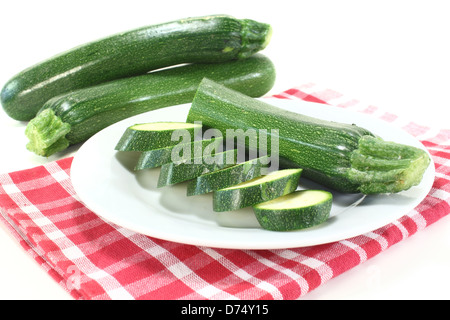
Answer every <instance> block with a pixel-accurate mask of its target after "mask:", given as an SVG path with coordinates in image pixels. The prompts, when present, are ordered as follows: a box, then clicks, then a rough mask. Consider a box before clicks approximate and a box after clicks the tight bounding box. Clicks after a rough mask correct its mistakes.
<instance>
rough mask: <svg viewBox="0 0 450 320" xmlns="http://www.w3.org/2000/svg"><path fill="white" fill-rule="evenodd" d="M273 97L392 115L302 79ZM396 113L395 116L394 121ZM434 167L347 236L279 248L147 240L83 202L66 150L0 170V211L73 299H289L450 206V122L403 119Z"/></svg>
mask: <svg viewBox="0 0 450 320" xmlns="http://www.w3.org/2000/svg"><path fill="white" fill-rule="evenodd" d="M273 98H285V99H302V100H306V101H313V102H320V103H328V104H331V105H333V101H336V105H337V106H340V107H346V106H347V107H350V106H351V107H352V109H353V110H355V111H359V112H365V113H372V114H374V115H375V114H381V116H380V117H381V118H382V119H384V120H385V121H394V120H396V119H397V117H396V115H393V114H391V113H386V112H384V113H383V112H378V111H380V110H379V109H378V108H377V107H375V106H363V105H360V104H359V103H358V101H357V100H354V99H351V98H349V99H345V97H344V96H343V95H341V94H340V93H337V92H335V91H333V90H329V89H317V87H316V86H314V85H313V84H305V85H303V86H299V87H296V88H292V89H289V90H286V91H284V92H282V93H280V94H279V95H275V96H273ZM394 122H395V121H394ZM403 129H404V130H406V131H408V132H410V133H411V134H413V135H415V136H420V137H422V136H427V135H428V136H429V137H427V138H426V139H425V140H423V141H422V142H423V144H424V145H425V146H426V147H427V148H428V150H429V151H430V154H431V155H432V157H433V160H434V162H435V166H436V178H435V181H434V184H433V187H432V190H431V191H430V193H429V194H428V196H427V197H426V198H425V199H424V200H423V201H422V202H421V203H420V204H419V205H418V206H417V207H416V208H415V209H414V210H412V211H411V212H410V213H408V214H407V215H405V216H404V217H402V218H400V219H398V220H397V221H393V222H392V223H390V224H388V225H386V226H384V227H382V228H379V229H377V230H374V231H372V232H369V233H367V234H363V235H359V236H356V237H353V238H351V239H345V240H342V241H337V242H334V243H327V244H322V245H316V246H309V247H303V248H293V249H285V250H282V249H280V250H230V249H214V248H206V247H197V246H191V245H184V244H180V243H174V242H170V241H165V240H160V239H155V238H152V237H148V236H145V235H142V234H138V233H135V232H132V231H130V230H126V229H123V228H121V227H120V226H117V225H114V224H111V223H108V222H106V221H104V220H103V219H101V218H100V217H98V216H97V215H96V214H95V213H94V212H92V211H90V210H89V209H88V208H86V207H85V206H84V205H83V203H82V202H81V201H80V200H79V199H78V196H77V195H76V194H75V192H74V190H73V187H72V185H71V181H70V167H71V163H72V158H66V159H62V160H59V161H55V162H51V163H48V164H46V165H43V166H39V167H36V168H31V169H26V170H22V171H17V172H12V173H9V174H3V175H0V213H1V214H0V220H1V221H2V222H3V223H4V224H5V225H6V226H7V228H8V230H10V232H11V233H12V234H13V236H14V237H15V238H16V239H17V241H18V242H19V243H20V244H21V246H22V247H23V248H24V250H26V252H28V253H29V254H30V255H31V256H32V257H33V258H34V259H35V260H36V262H37V263H38V264H39V265H40V266H41V267H42V268H43V270H45V271H46V272H47V273H49V275H50V276H51V277H52V278H53V279H54V280H55V281H56V282H57V283H59V284H60V285H61V286H62V287H63V288H65V289H66V290H67V291H68V292H69V293H70V294H71V295H72V296H73V297H74V298H75V299H96V300H101V299H295V298H298V297H300V296H303V295H305V294H307V293H308V292H310V291H311V290H314V289H315V288H317V287H319V286H321V285H323V284H324V283H326V282H327V281H329V280H330V279H332V278H334V277H336V276H338V275H340V274H342V273H345V272H346V271H348V270H350V269H352V268H354V267H355V266H357V265H359V264H361V263H364V262H365V261H367V260H368V259H371V258H372V257H375V256H376V255H378V254H381V253H382V252H383V251H385V250H388V249H389V248H390V247H391V246H392V245H394V244H397V243H399V242H401V241H402V240H403V239H405V238H407V237H410V236H412V235H414V234H415V233H417V232H419V231H420V230H422V229H423V228H426V227H427V226H429V225H431V224H433V223H435V222H437V221H439V220H440V219H441V218H442V217H444V216H447V215H448V214H449V212H450V197H449V195H450V146H449V142H450V130H439V131H437V132H436V133H435V134H432V132H431V129H430V128H427V127H424V126H420V125H418V124H415V123H409V124H407V125H406V126H405V127H404V128H403Z"/></svg>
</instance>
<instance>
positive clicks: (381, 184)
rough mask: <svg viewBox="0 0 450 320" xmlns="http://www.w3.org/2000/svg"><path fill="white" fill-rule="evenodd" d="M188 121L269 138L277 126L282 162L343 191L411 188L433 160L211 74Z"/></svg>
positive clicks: (413, 150) (370, 192)
mask: <svg viewBox="0 0 450 320" xmlns="http://www.w3.org/2000/svg"><path fill="white" fill-rule="evenodd" d="M187 121H188V122H193V121H199V122H201V123H202V124H203V126H204V127H205V128H208V127H210V128H215V129H218V130H220V131H221V132H226V130H227V129H234V130H236V129H240V130H244V131H246V130H250V129H252V130H254V131H255V132H257V133H258V134H257V136H258V138H260V137H264V139H265V140H266V141H269V140H270V141H271V138H272V135H273V134H274V133H272V132H275V133H276V134H277V136H276V137H275V138H277V139H278V145H277V147H278V150H279V157H280V158H279V163H280V164H281V165H282V166H283V167H299V168H302V169H303V173H302V176H304V177H306V178H309V179H311V180H314V181H316V182H318V183H321V184H322V185H325V186H327V187H330V188H333V189H335V190H338V191H341V192H349V193H356V192H361V193H363V194H378V193H394V192H400V191H403V190H407V189H409V188H411V187H412V186H414V185H417V184H419V183H420V181H421V180H422V177H423V174H424V172H425V170H426V168H427V167H428V165H429V163H430V158H429V156H428V154H427V153H426V152H425V151H424V150H422V149H419V148H415V147H412V146H407V145H402V144H398V143H394V142H388V141H383V140H382V139H380V138H378V137H376V136H375V135H374V134H373V133H371V132H369V131H368V130H366V129H364V128H361V127H358V126H357V125H354V124H351V125H350V124H343V123H336V122H331V121H325V120H321V119H316V118H312V117H308V116H305V115H302V114H299V113H295V112H290V111H286V110H283V109H281V108H277V107H275V106H272V105H270V104H268V103H266V102H263V101H261V100H257V99H253V98H251V97H248V96H246V95H244V94H241V93H239V92H237V91H235V90H232V89H229V88H225V87H224V86H222V85H220V84H218V83H216V82H214V81H212V80H209V79H204V80H203V81H202V83H201V84H200V86H199V89H198V91H197V93H196V95H195V98H194V100H193V103H192V106H191V108H190V110H189V114H188V117H187ZM230 131H233V130H230ZM247 143H248V142H247ZM258 145H259V144H258ZM270 150H271V148H270V146H269V148H268V154H270ZM275 153H276V152H275ZM274 156H275V155H274Z"/></svg>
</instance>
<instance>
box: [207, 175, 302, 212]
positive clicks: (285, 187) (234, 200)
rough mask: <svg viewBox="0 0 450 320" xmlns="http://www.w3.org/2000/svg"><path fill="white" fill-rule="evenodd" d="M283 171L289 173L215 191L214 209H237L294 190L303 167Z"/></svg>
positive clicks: (220, 210) (222, 210) (259, 178)
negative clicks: (251, 183)
mask: <svg viewBox="0 0 450 320" xmlns="http://www.w3.org/2000/svg"><path fill="white" fill-rule="evenodd" d="M281 171H282V172H287V173H288V174H287V175H283V176H281V177H278V178H273V180H268V181H263V182H260V183H257V184H254V185H250V186H241V187H240V186H239V185H237V186H232V187H231V188H225V189H219V190H216V191H214V194H213V210H214V211H216V212H224V211H232V210H237V209H241V208H245V207H250V206H253V205H256V204H258V203H261V202H265V201H269V200H272V199H275V198H278V197H281V196H284V195H286V194H289V193H291V192H294V191H295V190H296V189H297V187H298V182H299V179H300V175H301V172H302V169H285V170H281ZM275 173H278V172H275ZM263 177H265V176H262V177H258V178H255V179H254V181H258V180H261V178H263ZM250 181H253V180H250Z"/></svg>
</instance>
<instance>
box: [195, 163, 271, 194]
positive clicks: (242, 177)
mask: <svg viewBox="0 0 450 320" xmlns="http://www.w3.org/2000/svg"><path fill="white" fill-rule="evenodd" d="M268 164H269V157H268V156H263V157H260V158H256V159H252V160H248V161H245V162H242V163H239V164H236V165H234V166H231V167H228V168H224V169H221V170H218V171H214V172H210V173H206V174H203V175H201V176H198V177H197V178H195V179H193V180H190V181H189V182H188V185H187V195H188V196H193V195H198V194H204V193H208V192H211V191H215V190H219V189H223V188H227V187H231V186H233V185H236V184H239V183H241V182H244V181H248V180H251V179H253V178H256V177H259V176H261V175H262V174H263V173H264V170H263V169H265V168H266V167H267V166H268Z"/></svg>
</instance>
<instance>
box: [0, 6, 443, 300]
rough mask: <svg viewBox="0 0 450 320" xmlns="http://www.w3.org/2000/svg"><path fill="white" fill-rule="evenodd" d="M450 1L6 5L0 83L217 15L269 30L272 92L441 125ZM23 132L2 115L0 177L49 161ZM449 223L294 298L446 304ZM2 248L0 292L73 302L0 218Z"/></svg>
mask: <svg viewBox="0 0 450 320" xmlns="http://www.w3.org/2000/svg"><path fill="white" fill-rule="evenodd" d="M449 8H450V7H449V6H448V1H447V2H446V1H434V0H427V1H411V0H410V1H399V0H391V1H383V0H378V1H361V0H360V1H320V0H319V1H318V0H315V1H303V0H293V1H288V0H278V1H267V0H258V1H254V0H240V1H235V0H227V1H196V0H190V1H157V2H156V1H133V0H128V1H114V0H109V1H92V0H91V1H84V0H78V1H46V0H40V1H20V0H15V1H5V2H3V3H2V6H1V11H2V18H1V19H0V35H1V41H0V43H1V47H0V86H3V84H4V83H5V82H6V81H7V80H8V79H9V78H10V77H12V76H13V75H14V74H16V73H17V72H19V71H21V70H22V69H24V68H26V67H28V66H30V65H32V64H35V63H37V62H39V61H41V60H43V59H46V58H48V57H50V56H53V55H54V54H56V53H59V52H61V51H64V50H67V49H70V48H72V47H74V46H77V45H79V44H82V43H85V42H87V41H91V40H96V39H98V38H101V37H105V36H108V35H110V34H114V33H117V32H121V31H125V30H129V29H133V28H137V27H141V26H145V25H149V24H154V23H160V22H165V21H170V20H175V19H179V18H184V17H188V16H201V15H208V14H217V13H226V14H230V15H234V16H236V17H237V18H251V19H255V20H259V21H262V22H267V23H270V24H271V25H272V27H273V29H274V33H273V37H272V41H271V43H270V45H269V47H268V48H267V49H266V50H265V51H264V53H265V54H266V55H267V56H269V57H270V58H271V59H272V60H273V62H274V64H275V66H276V68H277V81H276V84H275V86H274V88H273V89H272V91H271V92H270V93H278V92H280V91H283V90H285V89H288V88H290V87H293V86H297V85H301V84H304V83H309V82H313V83H317V84H318V85H320V86H322V87H327V88H331V89H333V90H336V91H338V92H341V93H343V94H345V95H347V96H349V97H353V98H355V99H358V100H360V101H362V102H364V103H367V104H372V105H375V106H377V107H380V108H382V109H385V110H387V111H389V112H391V113H394V114H397V115H399V116H401V117H403V118H405V119H411V120H413V121H415V122H417V123H419V124H423V125H428V126H434V127H436V128H448V129H450V124H449V123H448V114H449V112H448V109H449V107H450V106H449V100H448V95H449V88H450V79H449V76H450V46H449V45H448V42H449V40H448V39H449V32H450V19H449V14H448V13H449ZM24 128H25V124H24V123H20V122H17V121H14V120H12V119H10V118H8V117H7V116H6V115H5V113H4V112H3V111H2V110H0V143H1V150H2V151H1V156H0V172H2V173H3V172H10V171H14V170H20V169H25V168H29V167H33V166H35V165H38V164H41V163H45V162H47V161H52V160H55V159H57V158H58V157H57V156H52V157H50V158H48V159H45V158H38V157H36V156H34V155H33V154H31V153H29V152H28V151H26V150H25V144H26V139H25V137H24V134H23V132H24ZM70 151H71V152H75V151H76V150H75V149H71V150H70ZM69 154H70V153H69ZM69 154H64V155H63V156H68V155H69ZM449 230H450V218H449V217H445V218H443V219H442V220H440V221H438V222H437V223H436V224H434V225H432V226H430V227H428V228H426V229H425V230H423V231H420V232H419V233H417V234H416V235H414V236H412V237H411V238H409V239H407V240H405V241H402V242H401V243H400V244H397V245H395V246H394V247H392V248H390V249H389V250H387V251H386V252H383V253H381V254H380V255H378V256H376V257H374V258H372V259H370V260H369V261H367V262H365V263H364V264H362V265H360V266H358V267H356V268H353V269H352V270H350V271H348V272H346V273H345V274H343V275H340V276H339V277H337V278H335V279H332V280H330V281H329V282H327V283H326V284H325V285H323V286H321V287H320V288H318V289H316V290H315V291H313V292H311V293H309V294H308V295H306V297H304V299H449V298H450V291H449V290H448V289H447V288H448V287H449V286H450V273H449V270H450V232H449ZM0 252H1V254H2V256H1V259H0V299H71V297H70V296H69V295H68V294H67V293H66V292H65V291H64V290H63V289H62V288H60V287H59V285H58V284H56V282H54V280H53V279H51V278H50V277H49V276H48V275H47V274H46V273H45V272H44V271H43V270H42V269H41V268H40V267H39V266H38V265H37V264H36V263H35V262H34V260H32V259H31V258H30V257H29V256H28V255H27V254H26V253H25V252H24V251H23V249H22V248H21V247H20V246H19V245H18V244H17V243H16V241H15V240H13V239H12V238H11V236H10V234H9V233H8V232H7V231H6V229H5V228H4V226H3V225H2V226H1V227H0Z"/></svg>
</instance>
